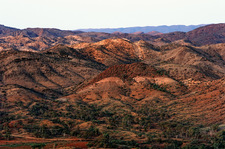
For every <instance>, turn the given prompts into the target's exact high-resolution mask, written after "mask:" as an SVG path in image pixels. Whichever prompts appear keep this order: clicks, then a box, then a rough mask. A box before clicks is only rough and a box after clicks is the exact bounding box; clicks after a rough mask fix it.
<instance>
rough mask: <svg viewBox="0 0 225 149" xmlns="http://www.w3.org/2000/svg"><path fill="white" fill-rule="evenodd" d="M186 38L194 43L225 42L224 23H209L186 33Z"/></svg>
mask: <svg viewBox="0 0 225 149" xmlns="http://www.w3.org/2000/svg"><path fill="white" fill-rule="evenodd" d="M186 38H187V39H188V40H190V41H191V42H192V43H194V44H195V45H206V44H216V43H224V42H225V24H211V25H207V26H203V27H200V28H197V29H195V30H193V31H190V32H188V33H187V35H186Z"/></svg>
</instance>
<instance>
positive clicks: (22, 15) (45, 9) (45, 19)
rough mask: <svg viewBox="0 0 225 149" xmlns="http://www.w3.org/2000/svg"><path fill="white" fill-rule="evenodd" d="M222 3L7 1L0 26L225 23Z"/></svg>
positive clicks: (178, 0)
mask: <svg viewBox="0 0 225 149" xmlns="http://www.w3.org/2000/svg"><path fill="white" fill-rule="evenodd" d="M224 5H225V1H223V0H214V1H213V0H204V1H203V0H199V1H194V0H189V1H184V0H170V1H166V0H158V1H153V0H139V1H136V0H134V1H128V0H123V1H119V0H114V1H112V0H108V1H104V0H82V1H81V0H76V1H74V0H64V1H61V0H48V1H46V0H39V1H30V0H20V1H17V0H7V1H2V2H1V6H2V7H1V9H0V20H1V22H0V24H3V25H5V26H10V27H15V28H19V29H24V28H29V27H31V28H34V27H39V28H58V29H62V30H76V29H90V28H91V29H99V28H127V27H145V26H162V25H167V26H171V25H199V24H217V23H225V21H224V15H225V10H224V9H223V6H224Z"/></svg>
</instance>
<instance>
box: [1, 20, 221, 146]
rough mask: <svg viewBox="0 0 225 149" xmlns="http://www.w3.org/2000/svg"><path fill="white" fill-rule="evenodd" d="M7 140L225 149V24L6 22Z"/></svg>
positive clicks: (4, 115)
mask: <svg viewBox="0 0 225 149" xmlns="http://www.w3.org/2000/svg"><path fill="white" fill-rule="evenodd" d="M0 107H1V108H0V149H1V148H4V149H5V148H7V149H8V148H20V149H22V148H35V147H37V148H38V147H44V148H46V149H47V148H66V149H67V148H88V147H93V148H153V149H158V148H165V149H179V148H184V149H189V148H190V149H191V148H194V149H200V148H201V149H203V148H207V149H211V148H212V149H214V148H216V149H217V148H225V24H211V25H206V26H203V27H199V28H197V29H194V30H192V31H189V32H171V33H166V34H162V33H158V32H150V33H143V32H135V33H129V34H128V33H121V32H114V33H103V32H101V33H100V32H81V31H64V30H58V29H48V28H27V29H23V30H20V29H16V28H11V27H6V26H3V25H1V26H0Z"/></svg>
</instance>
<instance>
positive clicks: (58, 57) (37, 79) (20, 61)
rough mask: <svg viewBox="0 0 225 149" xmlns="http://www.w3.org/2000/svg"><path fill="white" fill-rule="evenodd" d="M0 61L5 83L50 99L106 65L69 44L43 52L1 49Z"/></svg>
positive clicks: (2, 81) (2, 77)
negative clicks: (2, 50) (88, 58)
mask: <svg viewBox="0 0 225 149" xmlns="http://www.w3.org/2000/svg"><path fill="white" fill-rule="evenodd" d="M53 49H54V50H53ZM51 50H53V51H54V52H51ZM0 61H1V64H0V65H1V68H0V72H1V73H0V76H1V77H0V79H1V80H0V82H1V84H2V85H9V84H17V85H20V86H23V87H25V88H28V89H31V90H34V91H36V92H40V93H42V94H44V95H46V96H47V97H50V98H55V97H57V96H60V95H63V94H64V93H65V91H64V90H63V89H64V88H66V87H69V86H72V85H73V86H76V85H78V84H80V83H81V82H83V81H85V80H86V79H90V78H91V77H93V76H95V75H96V74H98V73H99V72H100V71H101V70H102V69H104V68H105V67H104V66H103V65H101V64H98V63H96V62H94V61H89V60H86V59H85V58H83V56H81V55H80V54H79V53H78V52H77V51H76V50H74V49H71V48H68V47H66V46H56V47H53V48H51V49H50V50H47V51H44V52H43V53H32V52H18V51H6V52H1V57H0Z"/></svg>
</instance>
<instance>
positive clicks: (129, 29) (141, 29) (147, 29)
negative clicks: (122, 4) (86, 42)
mask: <svg viewBox="0 0 225 149" xmlns="http://www.w3.org/2000/svg"><path fill="white" fill-rule="evenodd" d="M201 26H205V25H203V24H201V25H171V26H167V25H162V26H145V27H124V28H99V29H80V30H81V31H84V32H105V33H113V32H121V33H135V32H143V33H149V32H152V31H156V32H160V33H170V32H175V31H180V32H189V31H191V30H193V29H196V28H198V27H201Z"/></svg>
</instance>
